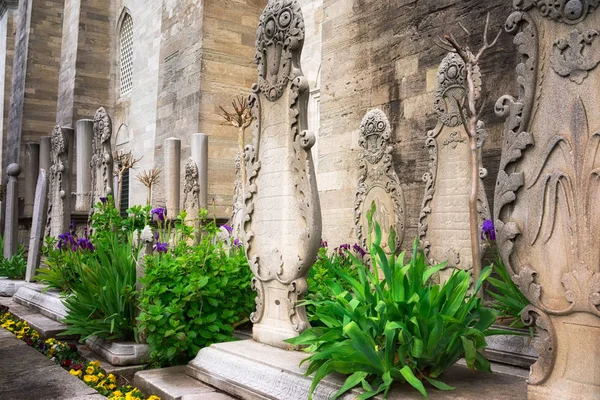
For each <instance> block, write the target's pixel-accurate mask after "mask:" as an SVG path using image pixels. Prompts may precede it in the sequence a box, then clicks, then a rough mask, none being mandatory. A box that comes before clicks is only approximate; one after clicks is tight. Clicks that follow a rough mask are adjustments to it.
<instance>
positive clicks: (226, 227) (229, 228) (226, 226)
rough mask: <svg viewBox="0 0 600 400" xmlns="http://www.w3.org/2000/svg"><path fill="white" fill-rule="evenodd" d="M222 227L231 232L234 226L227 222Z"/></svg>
mask: <svg viewBox="0 0 600 400" xmlns="http://www.w3.org/2000/svg"><path fill="white" fill-rule="evenodd" d="M221 228H225V229H227V232H229V233H230V234H231V233H232V232H233V228H232V227H231V226H229V225H227V224H225V225H222V226H221Z"/></svg>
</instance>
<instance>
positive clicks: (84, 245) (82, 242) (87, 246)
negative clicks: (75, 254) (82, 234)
mask: <svg viewBox="0 0 600 400" xmlns="http://www.w3.org/2000/svg"><path fill="white" fill-rule="evenodd" d="M77 246H78V247H79V248H80V249H81V250H89V251H94V245H93V244H92V242H90V240H89V239H88V238H81V239H79V240H78V241H77Z"/></svg>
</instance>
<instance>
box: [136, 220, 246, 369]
mask: <svg viewBox="0 0 600 400" xmlns="http://www.w3.org/2000/svg"><path fill="white" fill-rule="evenodd" d="M180 228H181V226H179V227H176V229H175V234H176V235H179V236H181V237H185V236H186V234H185V232H181V229H180ZM218 231H219V229H218V228H217V226H216V224H215V222H214V221H211V222H208V223H207V224H206V225H205V226H204V227H203V234H202V236H201V238H200V242H199V244H198V245H190V244H189V243H188V241H185V240H182V241H180V242H179V245H178V246H176V247H174V248H172V249H171V250H170V251H167V252H165V253H159V252H155V253H154V255H151V256H148V257H147V258H146V276H145V278H144V279H143V284H144V290H143V291H142V293H141V297H140V304H139V306H140V309H141V312H140V315H139V318H138V321H139V323H140V325H139V330H140V332H141V333H142V334H143V335H145V336H146V341H147V343H148V345H149V346H150V358H151V360H152V362H153V364H154V365H157V366H167V365H178V364H184V363H186V362H187V361H189V360H190V359H192V358H193V357H194V356H196V354H197V353H198V351H199V350H200V349H201V348H202V347H205V346H208V345H210V344H212V343H216V342H223V341H229V340H232V338H233V331H234V328H235V327H236V326H239V325H240V324H243V323H245V322H247V321H248V319H247V318H248V316H249V314H250V313H251V312H252V311H253V310H254V307H255V304H254V297H255V295H254V293H253V291H252V290H251V288H250V282H251V279H252V272H251V270H250V267H249V266H248V264H247V261H246V257H245V255H244V251H243V249H242V248H241V246H236V245H234V244H233V243H232V241H231V240H228V241H227V242H225V243H224V242H222V241H219V240H218V239H217V232H218ZM236 244H237V243H236Z"/></svg>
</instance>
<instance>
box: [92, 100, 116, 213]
mask: <svg viewBox="0 0 600 400" xmlns="http://www.w3.org/2000/svg"><path fill="white" fill-rule="evenodd" d="M93 135H94V136H93V139H92V157H91V161H90V163H89V168H91V170H92V178H91V192H90V200H89V201H90V203H91V204H90V207H94V205H95V204H97V203H98V202H100V198H102V197H108V196H110V195H113V151H112V146H111V137H112V119H111V118H110V115H108V113H107V112H106V110H105V109H104V108H103V107H100V108H99V109H98V111H96V114H95V116H94V121H93ZM88 209H89V207H88Z"/></svg>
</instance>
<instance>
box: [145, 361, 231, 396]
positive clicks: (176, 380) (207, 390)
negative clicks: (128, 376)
mask: <svg viewBox="0 0 600 400" xmlns="http://www.w3.org/2000/svg"><path fill="white" fill-rule="evenodd" d="M186 369H187V367H185V366H178V367H170V368H162V369H154V370H148V371H140V372H138V373H136V374H135V378H134V381H133V384H134V386H135V387H137V388H138V389H140V390H141V391H142V392H143V393H145V394H153V395H156V396H158V397H160V398H161V400H178V399H183V398H185V399H188V398H189V399H194V398H197V399H199V400H200V399H202V400H209V399H212V398H214V399H215V400H216V399H217V398H218V397H208V396H209V395H211V396H217V395H221V396H224V397H222V398H223V400H226V399H232V398H231V397H229V396H227V395H223V394H221V393H216V392H215V389H214V388H212V387H210V386H207V385H205V384H203V383H202V382H200V381H198V380H196V379H194V378H192V377H190V376H188V375H186V373H185V371H186ZM196 396H197V397H196Z"/></svg>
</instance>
